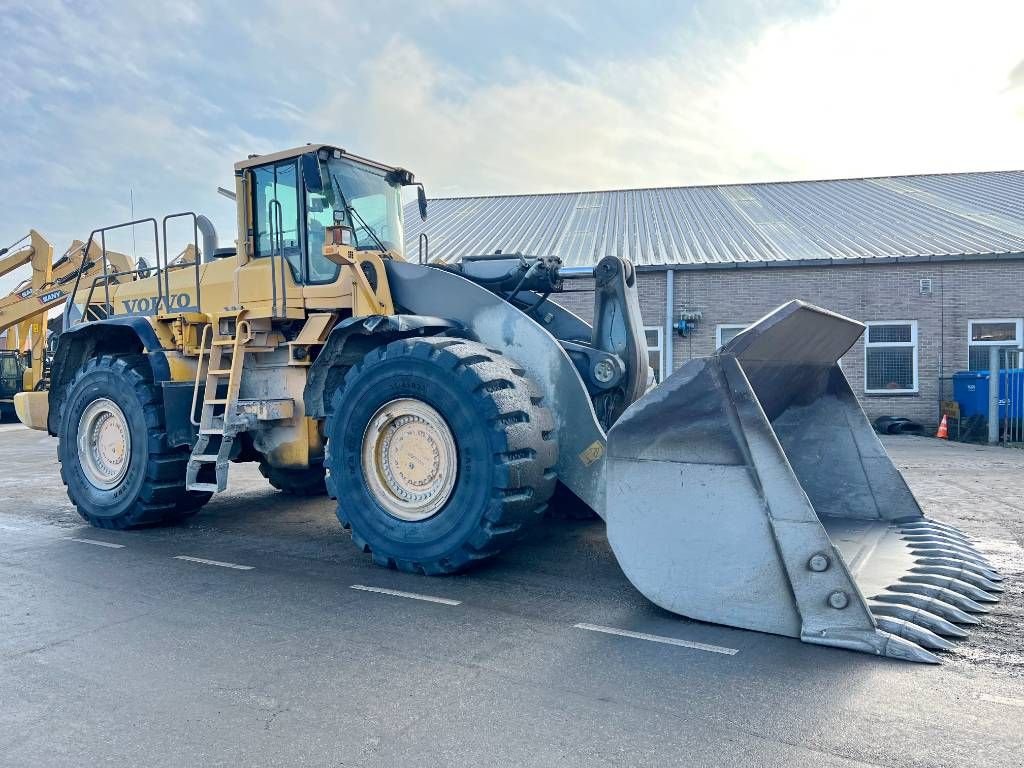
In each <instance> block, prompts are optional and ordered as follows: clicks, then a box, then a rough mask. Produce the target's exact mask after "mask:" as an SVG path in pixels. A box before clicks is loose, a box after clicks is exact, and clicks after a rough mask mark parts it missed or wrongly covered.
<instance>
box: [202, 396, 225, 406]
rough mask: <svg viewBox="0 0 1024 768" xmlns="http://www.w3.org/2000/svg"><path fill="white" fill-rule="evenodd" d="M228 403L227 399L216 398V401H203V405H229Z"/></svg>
mask: <svg viewBox="0 0 1024 768" xmlns="http://www.w3.org/2000/svg"><path fill="white" fill-rule="evenodd" d="M227 404H228V401H227V399H226V398H216V399H214V400H203V405H227Z"/></svg>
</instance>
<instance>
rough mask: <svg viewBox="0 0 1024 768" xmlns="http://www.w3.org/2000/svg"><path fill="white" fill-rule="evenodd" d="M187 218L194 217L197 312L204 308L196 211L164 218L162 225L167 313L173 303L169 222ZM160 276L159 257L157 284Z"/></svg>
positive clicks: (183, 265) (181, 265) (193, 240)
mask: <svg viewBox="0 0 1024 768" xmlns="http://www.w3.org/2000/svg"><path fill="white" fill-rule="evenodd" d="M186 216H191V217H192V247H193V250H194V251H195V255H196V260H195V262H193V265H194V267H195V273H196V304H195V306H196V311H198V310H199V308H200V307H201V306H202V304H201V302H200V297H199V290H200V288H199V285H200V279H199V278H200V268H199V267H200V261H201V259H200V257H199V217H198V216H197V215H196V213H195V211H183V212H182V213H170V214H168V215H166V216H164V218H163V222H162V225H163V235H164V250H163V254H164V264H163V273H164V288H165V291H164V292H165V293H166V295H167V304H166V305H165V306H164V309H165V310H167V311H170V309H171V307H170V301H171V282H170V277H169V276H168V272H169V271H170V266H169V264H168V255H167V222H168V221H169V220H170V219H179V218H183V217H186ZM207 258H209V254H207ZM178 266H179V267H185V266H188V265H187V264H180V265H178ZM159 276H160V259H159V256H157V282H159V280H160V278H159Z"/></svg>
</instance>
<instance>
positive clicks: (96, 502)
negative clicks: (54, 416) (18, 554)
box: [57, 355, 211, 530]
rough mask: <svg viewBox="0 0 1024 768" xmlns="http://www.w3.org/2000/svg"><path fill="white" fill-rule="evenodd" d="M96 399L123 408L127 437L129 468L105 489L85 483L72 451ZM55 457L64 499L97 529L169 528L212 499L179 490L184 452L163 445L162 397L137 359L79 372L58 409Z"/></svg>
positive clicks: (99, 362) (107, 361)
mask: <svg viewBox="0 0 1024 768" xmlns="http://www.w3.org/2000/svg"><path fill="white" fill-rule="evenodd" d="M98 398H107V399H109V400H111V401H113V402H114V403H115V404H116V405H117V406H118V407H119V408H120V409H121V412H122V413H123V414H124V417H125V420H126V422H127V425H128V430H129V434H130V437H131V438H132V439H131V454H130V459H129V463H128V469H127V471H126V473H125V475H124V477H123V478H122V479H121V480H120V482H119V483H118V485H116V486H115V487H113V488H111V489H107V490H104V489H101V488H99V487H97V486H96V485H94V484H92V483H91V482H90V480H89V479H88V477H87V476H86V473H85V471H84V470H83V467H82V463H81V457H80V456H79V451H78V428H79V423H80V420H81V417H82V414H83V413H84V411H85V409H86V408H87V407H88V406H89V404H90V403H92V402H94V401H96V400H97V399H98ZM57 458H58V460H59V461H60V476H61V480H63V481H64V485H65V486H67V489H68V497H69V498H70V499H71V502H72V503H73V504H74V505H75V507H76V509H77V510H78V514H80V515H81V516H82V517H83V518H84V519H85V520H86V521H87V522H88V523H89V524H90V525H93V526H95V527H97V528H110V529H115V530H123V529H126V528H133V527H136V526H141V525H157V524H166V523H174V522H178V521H179V520H181V519H183V518H185V517H188V516H190V515H193V514H195V513H196V512H197V511H198V510H199V508H200V507H202V506H203V505H204V504H205V503H206V502H207V501H209V500H210V495H211V494H209V493H197V492H192V491H187V490H185V469H186V465H187V464H188V458H189V450H188V449H187V448H171V447H170V446H168V445H167V435H166V432H165V431H164V422H163V405H162V402H161V391H160V388H159V387H158V386H157V385H156V384H154V383H153V380H152V374H151V373H150V369H149V364H148V362H147V360H146V358H145V357H144V356H143V355H125V356H119V357H116V356H110V355H105V356H103V357H99V358H92V359H90V360H89V361H87V362H86V364H85V365H84V366H83V367H82V369H81V370H79V371H78V373H77V374H76V376H75V378H74V379H73V380H72V381H71V383H70V384H69V385H68V392H67V396H66V397H65V398H64V403H63V406H62V408H61V416H60V432H59V434H58V443H57Z"/></svg>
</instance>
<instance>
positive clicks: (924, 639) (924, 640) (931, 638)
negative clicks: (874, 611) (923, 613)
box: [875, 616, 956, 651]
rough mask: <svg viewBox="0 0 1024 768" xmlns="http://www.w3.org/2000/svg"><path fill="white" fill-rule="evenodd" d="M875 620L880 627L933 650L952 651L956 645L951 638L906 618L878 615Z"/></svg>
mask: <svg viewBox="0 0 1024 768" xmlns="http://www.w3.org/2000/svg"><path fill="white" fill-rule="evenodd" d="M875 621H876V622H878V627H879V629H883V630H885V631H886V632H888V633H889V634H892V635H896V636H897V637H902V638H903V639H904V640H909V641H910V642H912V643H917V644H918V645H920V646H921V647H922V648H928V649H929V650H932V651H951V650H953V648H955V647H956V646H955V645H954V644H953V642H951V641H950V640H946V639H945V638H942V637H939V636H938V635H936V634H935V633H934V632H931V631H930V630H927V629H925V628H924V627H921V626H919V625H917V624H915V623H913V622H910V621H906V620H904V619H895V618H892V617H890V616H877V617H875Z"/></svg>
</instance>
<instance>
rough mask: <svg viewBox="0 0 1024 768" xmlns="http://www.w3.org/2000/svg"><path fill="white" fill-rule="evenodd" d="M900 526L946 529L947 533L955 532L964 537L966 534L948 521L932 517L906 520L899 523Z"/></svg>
mask: <svg viewBox="0 0 1024 768" xmlns="http://www.w3.org/2000/svg"><path fill="white" fill-rule="evenodd" d="M900 527H902V528H931V529H935V530H942V531H947V532H949V533H955V534H957V535H958V536H964V537H966V536H967V534H965V533H964V532H963V531H961V530H960V529H959V528H957V527H956V526H955V525H950V524H949V523H944V522H942V521H941V520H933V519H932V518H927V519H924V520H910V521H908V522H903V523H900Z"/></svg>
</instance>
